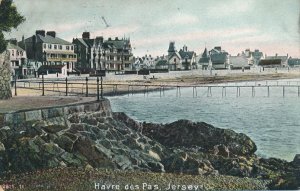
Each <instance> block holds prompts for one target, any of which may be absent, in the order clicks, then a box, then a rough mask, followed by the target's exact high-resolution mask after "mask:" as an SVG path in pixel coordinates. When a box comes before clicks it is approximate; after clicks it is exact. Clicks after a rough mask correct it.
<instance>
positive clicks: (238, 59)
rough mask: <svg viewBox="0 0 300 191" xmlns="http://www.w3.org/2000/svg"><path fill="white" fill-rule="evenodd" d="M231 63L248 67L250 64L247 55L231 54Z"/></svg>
mask: <svg viewBox="0 0 300 191" xmlns="http://www.w3.org/2000/svg"><path fill="white" fill-rule="evenodd" d="M229 60H230V64H231V65H232V66H233V67H246V66H249V64H248V60H247V58H246V57H245V56H230V57H229Z"/></svg>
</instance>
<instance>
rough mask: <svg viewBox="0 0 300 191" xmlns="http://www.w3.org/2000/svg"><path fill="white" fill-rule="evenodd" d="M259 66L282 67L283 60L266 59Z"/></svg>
mask: <svg viewBox="0 0 300 191" xmlns="http://www.w3.org/2000/svg"><path fill="white" fill-rule="evenodd" d="M258 65H261V66H262V65H281V59H264V60H261V61H259V64H258Z"/></svg>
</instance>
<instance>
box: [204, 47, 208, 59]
mask: <svg viewBox="0 0 300 191" xmlns="http://www.w3.org/2000/svg"><path fill="white" fill-rule="evenodd" d="M208 57H209V55H208V52H207V49H206V48H205V49H204V52H203V54H202V58H208Z"/></svg>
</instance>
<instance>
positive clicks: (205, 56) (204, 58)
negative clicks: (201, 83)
mask: <svg viewBox="0 0 300 191" xmlns="http://www.w3.org/2000/svg"><path fill="white" fill-rule="evenodd" d="M198 64H199V66H200V67H201V68H202V70H208V69H210V68H211V67H212V63H211V59H210V55H209V53H208V51H207V48H206V47H205V49H204V51H203V53H202V55H201V57H200V58H199V61H198Z"/></svg>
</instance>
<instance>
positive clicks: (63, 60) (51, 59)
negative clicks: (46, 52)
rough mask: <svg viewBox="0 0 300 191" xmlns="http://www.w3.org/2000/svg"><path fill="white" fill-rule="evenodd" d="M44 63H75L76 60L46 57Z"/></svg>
mask: <svg viewBox="0 0 300 191" xmlns="http://www.w3.org/2000/svg"><path fill="white" fill-rule="evenodd" d="M46 61H49V62H77V58H51V57H47V59H46Z"/></svg>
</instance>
